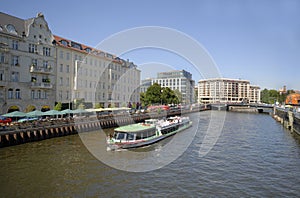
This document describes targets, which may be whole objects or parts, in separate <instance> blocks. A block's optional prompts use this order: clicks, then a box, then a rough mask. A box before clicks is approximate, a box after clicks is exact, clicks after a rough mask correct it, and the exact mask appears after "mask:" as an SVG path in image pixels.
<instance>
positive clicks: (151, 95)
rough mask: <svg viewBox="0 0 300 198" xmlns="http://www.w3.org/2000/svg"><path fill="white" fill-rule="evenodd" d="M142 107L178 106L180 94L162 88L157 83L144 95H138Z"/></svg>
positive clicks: (167, 88)
mask: <svg viewBox="0 0 300 198" xmlns="http://www.w3.org/2000/svg"><path fill="white" fill-rule="evenodd" d="M140 100H141V102H142V105H143V106H147V105H152V104H161V103H162V104H172V103H174V104H178V103H179V102H181V93H180V92H179V91H178V90H177V91H173V90H171V89H170V88H169V87H166V88H162V87H161V86H160V85H159V84H158V83H154V84H153V85H152V86H150V87H149V88H148V89H147V91H146V92H145V93H141V94H140Z"/></svg>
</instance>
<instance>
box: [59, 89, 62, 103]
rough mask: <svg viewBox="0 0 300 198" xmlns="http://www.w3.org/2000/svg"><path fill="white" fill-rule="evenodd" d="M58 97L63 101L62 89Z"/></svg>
mask: <svg viewBox="0 0 300 198" xmlns="http://www.w3.org/2000/svg"><path fill="white" fill-rule="evenodd" d="M58 98H59V100H60V101H62V91H59V93H58Z"/></svg>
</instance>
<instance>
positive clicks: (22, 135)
mask: <svg viewBox="0 0 300 198" xmlns="http://www.w3.org/2000/svg"><path fill="white" fill-rule="evenodd" d="M206 110H210V106H199V107H194V108H189V109H173V110H169V111H161V112H159V113H158V112H149V113H139V114H132V115H129V114H128V113H123V114H115V115H114V114H110V115H87V116H79V117H70V118H52V119H43V120H35V121H32V122H24V123H14V124H13V125H10V126H6V125H5V126H2V127H0V148H1V147H7V146H14V145H18V144H24V143H29V142H34V141H41V140H45V139H50V138H56V137H61V136H67V135H74V134H78V133H80V132H89V131H95V130H99V129H106V128H113V127H118V126H123V125H127V124H132V123H138V122H143V121H144V120H146V119H150V118H163V117H169V116H175V115H182V114H188V113H193V112H199V111H206Z"/></svg>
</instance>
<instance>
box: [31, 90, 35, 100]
mask: <svg viewBox="0 0 300 198" xmlns="http://www.w3.org/2000/svg"><path fill="white" fill-rule="evenodd" d="M34 96H35V91H34V90H31V99H34Z"/></svg>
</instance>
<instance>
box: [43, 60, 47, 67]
mask: <svg viewBox="0 0 300 198" xmlns="http://www.w3.org/2000/svg"><path fill="white" fill-rule="evenodd" d="M43 67H44V68H48V61H45V60H44V61H43Z"/></svg>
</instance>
